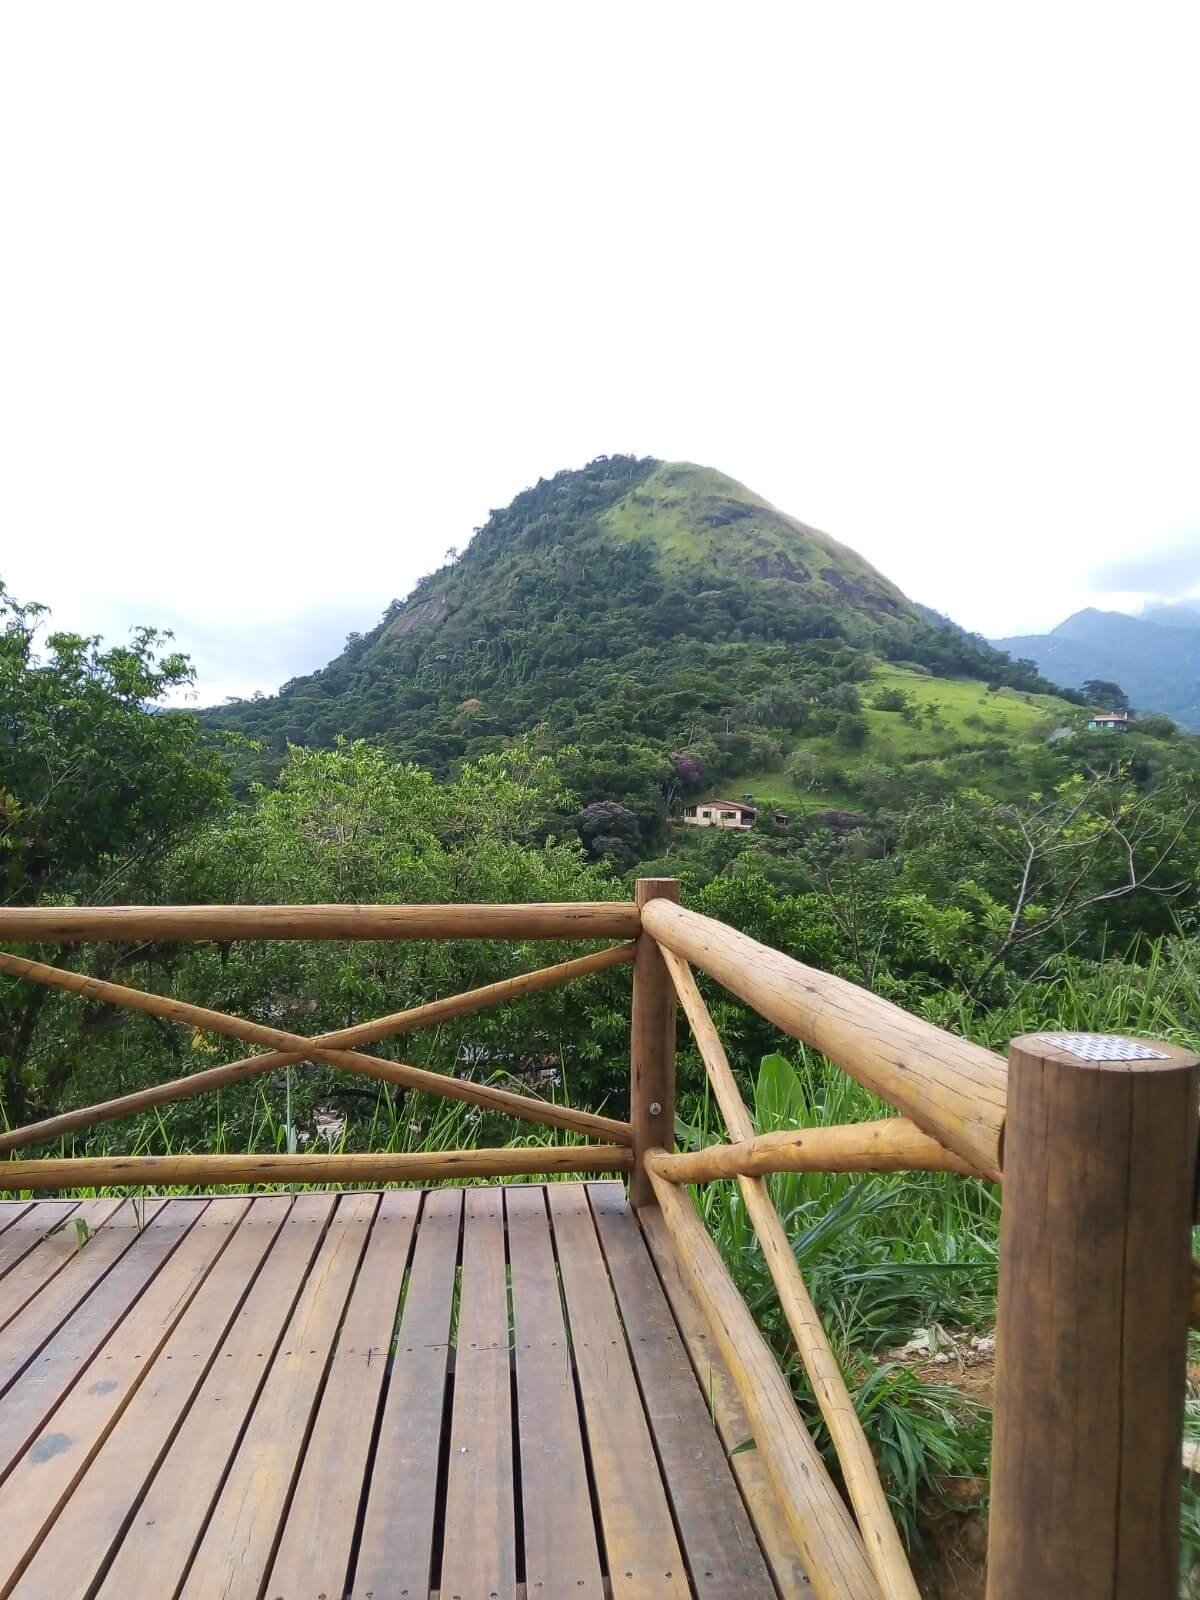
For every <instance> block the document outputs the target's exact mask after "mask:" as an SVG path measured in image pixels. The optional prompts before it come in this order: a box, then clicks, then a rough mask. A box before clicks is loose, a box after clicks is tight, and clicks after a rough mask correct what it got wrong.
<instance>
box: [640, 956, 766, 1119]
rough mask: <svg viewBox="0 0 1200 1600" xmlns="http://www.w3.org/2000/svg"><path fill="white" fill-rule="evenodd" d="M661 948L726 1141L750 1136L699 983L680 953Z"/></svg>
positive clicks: (746, 1113)
mask: <svg viewBox="0 0 1200 1600" xmlns="http://www.w3.org/2000/svg"><path fill="white" fill-rule="evenodd" d="M661 951H662V958H663V962H664V963H665V965H666V968H667V971H668V973H669V974H670V976H671V982H672V984H673V985H674V987H675V993H676V994H677V995H678V996H679V1003H680V1005H681V1006H682V1007H683V1014H684V1016H685V1017H686V1018H687V1019H688V1027H689V1028H691V1030H692V1037H693V1039H695V1041H696V1048H697V1049H698V1050H699V1052H700V1059H701V1061H703V1063H704V1070H705V1072H706V1073H707V1074H708V1081H709V1084H710V1086H711V1088H712V1092H713V1099H714V1100H715V1101H716V1102H717V1110H718V1111H719V1112H720V1113H721V1116H722V1117H723V1118H724V1121H725V1126H726V1128H727V1129H728V1130H729V1137H730V1140H731V1141H732V1142H733V1143H734V1144H740V1143H741V1142H742V1141H743V1140H744V1139H752V1138H753V1137H754V1122H753V1119H752V1118H751V1116H750V1113H749V1111H748V1110H747V1109H746V1102H745V1101H744V1100H743V1099H742V1092H741V1090H740V1089H739V1088H738V1086H737V1079H736V1078H735V1077H734V1075H733V1068H732V1067H731V1066H730V1065H729V1057H728V1056H727V1055H726V1054H725V1046H724V1045H723V1044H722V1043H721V1035H720V1034H719V1033H718V1032H717V1027H716V1024H715V1023H714V1022H713V1019H712V1016H711V1015H710V1013H709V1009H708V1007H707V1006H706V1005H705V1004H704V996H703V995H702V994H701V993H700V985H699V984H698V983H697V982H696V978H695V975H694V973H693V972H692V969H691V967H689V966H688V964H687V962H686V961H685V960H684V959H683V957H682V956H678V955H676V954H675V952H674V951H673V950H670V949H668V948H667V946H666V945H663V946H661Z"/></svg>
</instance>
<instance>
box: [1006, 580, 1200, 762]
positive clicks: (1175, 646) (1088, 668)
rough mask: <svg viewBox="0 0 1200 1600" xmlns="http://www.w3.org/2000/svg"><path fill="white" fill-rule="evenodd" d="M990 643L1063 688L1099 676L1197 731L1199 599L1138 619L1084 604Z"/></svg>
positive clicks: (1136, 702)
mask: <svg viewBox="0 0 1200 1600" xmlns="http://www.w3.org/2000/svg"><path fill="white" fill-rule="evenodd" d="M991 642H992V644H994V645H995V646H996V648H997V649H998V650H1007V651H1008V652H1009V654H1010V655H1012V656H1013V657H1014V658H1025V659H1027V660H1031V661H1036V662H1037V666H1038V670H1039V671H1040V672H1041V673H1042V674H1043V675H1044V676H1045V677H1047V678H1051V679H1053V681H1054V682H1055V683H1057V684H1061V685H1062V687H1064V688H1068V689H1077V688H1079V686H1080V685H1081V684H1083V683H1084V682H1086V681H1087V679H1089V678H1106V679H1108V680H1109V681H1110V682H1115V683H1119V684H1120V686H1121V688H1122V689H1124V691H1125V693H1126V694H1127V695H1128V696H1129V699H1130V701H1131V702H1132V704H1133V706H1134V707H1135V709H1136V710H1138V711H1163V712H1166V714H1167V715H1168V716H1170V717H1174V719H1175V721H1176V722H1178V723H1179V724H1180V725H1181V726H1182V727H1185V728H1190V729H1193V730H1195V731H1197V732H1200V603H1193V604H1187V603H1184V604H1177V605H1158V606H1153V607H1147V609H1146V610H1145V611H1144V612H1143V614H1142V615H1141V616H1140V617H1130V616H1126V615H1125V613H1124V612H1121V611H1097V610H1096V609H1095V608H1094V607H1091V606H1089V607H1088V608H1087V610H1085V611H1077V612H1076V613H1075V614H1074V616H1071V617H1068V618H1067V620H1066V621H1065V622H1060V623H1059V625H1058V627H1057V628H1054V629H1052V630H1051V631H1050V632H1049V633H1035V634H1027V635H1025V636H1024V637H1021V638H1015V639H993V640H992V641H991Z"/></svg>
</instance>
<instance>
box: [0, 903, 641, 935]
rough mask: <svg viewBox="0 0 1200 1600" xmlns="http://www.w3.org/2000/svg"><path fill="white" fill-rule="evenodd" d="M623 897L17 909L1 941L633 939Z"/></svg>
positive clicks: (4, 916) (4, 922) (1, 927)
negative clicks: (491, 902)
mask: <svg viewBox="0 0 1200 1600" xmlns="http://www.w3.org/2000/svg"><path fill="white" fill-rule="evenodd" d="M639 926H640V924H639V918H638V910H637V906H636V905H634V904H633V903H632V902H630V901H625V900H613V901H608V900H578V901H564V902H563V903H561V904H536V903H531V904H528V905H445V906H443V905H416V906H389V905H331V906H18V907H8V908H6V909H0V939H9V940H14V941H17V942H20V943H26V944H29V943H44V942H52V943H54V944H70V943H73V942H78V941H80V940H89V941H90V940H114V939H155V940H176V939H217V940H220V941H222V942H226V941H229V940H233V939H519V940H524V939H632V938H634V937H635V936H636V935H637V932H638V928H639Z"/></svg>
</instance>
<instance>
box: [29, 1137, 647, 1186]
mask: <svg viewBox="0 0 1200 1600" xmlns="http://www.w3.org/2000/svg"><path fill="white" fill-rule="evenodd" d="M632 1165H633V1157H632V1155H631V1154H630V1152H629V1151H628V1150H626V1149H622V1148H620V1147H618V1146H617V1145H604V1144H575V1145H531V1146H515V1147H513V1148H512V1149H500V1150H430V1151H417V1152H414V1153H412V1154H400V1155H372V1154H363V1155H355V1154H337V1153H331V1154H329V1155H241V1156H239V1155H183V1156H78V1157H74V1158H62V1159H58V1158H56V1159H52V1160H46V1161H0V1189H7V1190H22V1189H31V1190H32V1189H93V1188H96V1189H99V1188H106V1189H107V1188H113V1189H119V1188H142V1187H162V1188H168V1187H175V1186H177V1185H188V1186H191V1185H195V1184H216V1185H221V1184H227V1183H236V1184H242V1183H299V1184H305V1183H336V1184H348V1183H368V1184H381V1183H427V1182H439V1181H442V1180H452V1179H456V1178H516V1177H526V1176H529V1175H537V1174H540V1173H543V1172H545V1173H552V1172H553V1173H558V1172H572V1173H573V1172H628V1171H629V1169H630V1167H631V1166H632Z"/></svg>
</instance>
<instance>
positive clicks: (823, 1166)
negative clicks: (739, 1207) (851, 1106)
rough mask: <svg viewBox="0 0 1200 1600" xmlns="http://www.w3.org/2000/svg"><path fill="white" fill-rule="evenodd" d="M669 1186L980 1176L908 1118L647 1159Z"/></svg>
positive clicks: (792, 1132) (760, 1137) (788, 1132)
mask: <svg viewBox="0 0 1200 1600" xmlns="http://www.w3.org/2000/svg"><path fill="white" fill-rule="evenodd" d="M647 1160H648V1164H649V1165H651V1166H653V1168H654V1170H655V1172H657V1173H658V1174H659V1176H660V1177H663V1178H666V1179H667V1181H668V1182H669V1183H708V1182H709V1181H711V1180H712V1179H714V1178H762V1177H765V1176H767V1174H768V1173H772V1172H953V1173H956V1174H958V1176H960V1177H966V1178H977V1177H979V1176H980V1174H979V1173H977V1172H976V1171H975V1170H974V1168H973V1167H971V1165H970V1164H969V1163H968V1162H966V1161H963V1160H962V1158H961V1157H959V1156H956V1155H955V1154H954V1153H953V1152H952V1151H950V1150H947V1149H946V1148H945V1147H944V1146H943V1145H940V1144H938V1142H937V1140H936V1139H931V1138H930V1137H929V1135H928V1134H927V1133H922V1132H921V1130H920V1128H918V1127H916V1126H915V1125H914V1124H913V1123H911V1122H909V1120H908V1118H907V1117H884V1118H881V1119H880V1120H879V1121H878V1122H851V1123H847V1124H845V1125H844V1126H840V1127H831V1128H796V1129H791V1128H787V1129H783V1130H782V1131H780V1132H778V1133H760V1134H757V1135H756V1136H755V1137H753V1138H749V1139H744V1140H742V1141H741V1142H739V1143H733V1144H711V1145H707V1146H706V1147H705V1148H704V1149H703V1150H686V1151H679V1152H671V1153H668V1152H666V1151H661V1150H660V1151H655V1153H654V1155H653V1157H649V1158H647Z"/></svg>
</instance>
